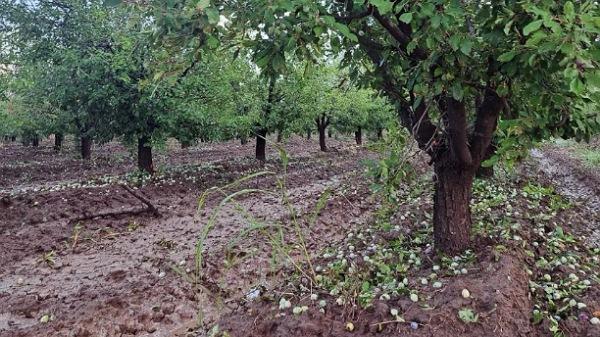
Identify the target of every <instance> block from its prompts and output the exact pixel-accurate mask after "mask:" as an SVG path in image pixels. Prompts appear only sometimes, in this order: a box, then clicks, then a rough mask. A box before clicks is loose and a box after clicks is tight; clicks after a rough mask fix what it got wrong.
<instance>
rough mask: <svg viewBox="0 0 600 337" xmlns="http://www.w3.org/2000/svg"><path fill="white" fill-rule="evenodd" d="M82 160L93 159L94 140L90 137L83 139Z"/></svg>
mask: <svg viewBox="0 0 600 337" xmlns="http://www.w3.org/2000/svg"><path fill="white" fill-rule="evenodd" d="M80 147H81V149H80V150H81V159H83V160H90V159H92V139H91V138H90V137H89V136H82V137H81V146H80Z"/></svg>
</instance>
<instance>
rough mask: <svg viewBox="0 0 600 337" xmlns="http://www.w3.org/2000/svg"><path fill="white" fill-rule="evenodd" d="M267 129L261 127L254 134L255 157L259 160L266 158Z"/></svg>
mask: <svg viewBox="0 0 600 337" xmlns="http://www.w3.org/2000/svg"><path fill="white" fill-rule="evenodd" d="M266 148H267V130H265V129H261V130H259V131H258V133H257V134H256V159H258V160H260V161H265V160H267V154H266Z"/></svg>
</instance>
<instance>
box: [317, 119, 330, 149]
mask: <svg viewBox="0 0 600 337" xmlns="http://www.w3.org/2000/svg"><path fill="white" fill-rule="evenodd" d="M315 123H316V124H317V130H319V146H320V147H321V151H323V152H325V151H327V144H326V143H325V138H326V137H327V134H326V132H327V126H329V118H328V117H327V116H324V115H322V116H319V117H317V118H315Z"/></svg>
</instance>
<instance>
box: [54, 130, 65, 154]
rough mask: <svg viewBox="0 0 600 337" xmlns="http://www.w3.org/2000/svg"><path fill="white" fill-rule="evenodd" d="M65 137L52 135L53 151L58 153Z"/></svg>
mask: <svg viewBox="0 0 600 337" xmlns="http://www.w3.org/2000/svg"><path fill="white" fill-rule="evenodd" d="M64 138H65V136H64V135H63V134H62V133H55V134H54V151H56V152H60V150H62V144H63V140H64Z"/></svg>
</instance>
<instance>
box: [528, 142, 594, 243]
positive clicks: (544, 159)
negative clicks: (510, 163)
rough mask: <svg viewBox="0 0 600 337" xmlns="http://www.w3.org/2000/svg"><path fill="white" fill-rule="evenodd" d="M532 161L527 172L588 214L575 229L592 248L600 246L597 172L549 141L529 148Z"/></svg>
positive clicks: (565, 149) (566, 150)
mask: <svg viewBox="0 0 600 337" xmlns="http://www.w3.org/2000/svg"><path fill="white" fill-rule="evenodd" d="M531 158H532V160H533V163H532V164H531V165H530V166H529V168H528V171H529V173H530V174H532V175H537V176H539V177H540V178H542V179H545V180H547V181H548V183H550V184H551V185H552V186H554V188H555V189H556V190H557V191H558V192H559V193H560V194H561V195H563V196H565V197H567V198H568V199H569V200H570V201H571V202H573V203H575V204H577V205H578V206H581V207H583V208H584V209H585V210H587V211H588V213H589V214H590V215H591V217H590V218H588V219H587V221H585V222H584V223H586V224H587V226H586V227H583V228H582V227H580V228H577V230H578V233H579V234H580V235H582V236H584V237H585V241H586V243H587V244H588V245H589V246H591V247H599V248H600V171H599V170H594V169H591V168H589V167H586V166H585V165H584V164H583V163H582V162H581V160H579V159H577V158H576V157H575V156H574V155H572V154H571V153H570V151H569V150H568V148H561V147H558V146H555V145H551V144H548V145H546V146H545V147H543V148H541V149H534V150H532V151H531Z"/></svg>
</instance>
